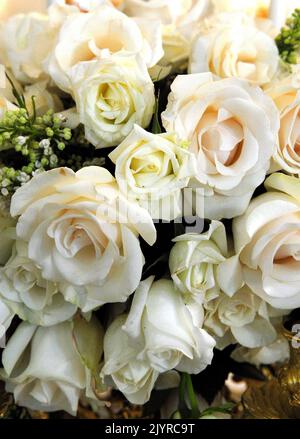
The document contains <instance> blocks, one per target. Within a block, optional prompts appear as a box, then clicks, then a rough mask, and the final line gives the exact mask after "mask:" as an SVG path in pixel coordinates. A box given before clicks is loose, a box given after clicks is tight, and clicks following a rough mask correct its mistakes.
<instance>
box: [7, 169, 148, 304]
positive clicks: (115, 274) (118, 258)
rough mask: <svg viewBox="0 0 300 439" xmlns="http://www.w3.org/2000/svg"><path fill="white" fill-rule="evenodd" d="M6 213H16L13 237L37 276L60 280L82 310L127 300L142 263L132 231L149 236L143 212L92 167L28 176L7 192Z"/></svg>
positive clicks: (106, 175) (109, 178) (107, 176)
mask: <svg viewBox="0 0 300 439" xmlns="http://www.w3.org/2000/svg"><path fill="white" fill-rule="evenodd" d="M11 214H12V215H13V216H20V217H19V219H18V223H17V235H18V238H19V239H22V240H24V241H26V242H27V243H28V256H29V258H30V259H31V260H32V261H33V262H34V263H36V264H37V265H38V266H39V267H40V268H41V270H42V276H43V278H44V279H46V280H49V281H52V282H57V283H61V284H60V291H61V292H62V293H63V294H64V296H65V298H66V300H67V301H69V302H71V303H74V304H76V305H77V306H79V307H80V308H82V309H83V310H84V311H89V310H92V309H94V308H96V307H99V306H101V305H103V304H105V303H113V302H123V301H126V299H127V298H128V296H129V295H130V294H131V293H133V291H134V290H135V289H136V288H137V286H138V284H139V282H140V279H141V274H142V268H143V264H144V257H143V254H142V251H141V248H140V243H139V239H138V236H139V234H140V235H141V236H142V237H143V238H144V239H145V240H146V241H147V242H148V243H149V244H153V243H154V242H155V239H156V232H155V227H154V225H153V222H152V219H151V217H150V215H149V214H148V212H147V211H146V210H144V209H142V208H141V207H139V206H138V205H137V204H135V203H132V202H129V201H128V200H127V199H126V198H125V197H124V196H122V194H121V193H120V192H119V190H118V187H117V184H116V182H115V179H114V178H113V176H112V175H111V174H110V173H109V172H108V171H107V170H106V169H104V168H100V167H96V166H92V167H87V168H82V169H81V170H80V171H78V172H77V173H75V172H73V171H72V170H70V169H68V168H58V169H54V170H52V171H48V172H44V173H42V174H39V175H37V176H35V177H34V178H33V179H32V180H31V181H30V182H29V183H27V184H25V185H24V186H22V187H21V188H20V189H18V190H17V191H16V193H15V194H14V195H13V197H12V202H11Z"/></svg>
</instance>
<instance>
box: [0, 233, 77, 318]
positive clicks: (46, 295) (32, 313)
mask: <svg viewBox="0 0 300 439" xmlns="http://www.w3.org/2000/svg"><path fill="white" fill-rule="evenodd" d="M0 300H3V301H4V302H5V303H6V305H8V306H9V308H10V309H11V310H13V311H14V313H15V314H17V315H18V316H19V317H20V318H21V319H22V320H26V321H29V322H30V323H33V324H36V325H40V326H51V325H54V324H57V323H60V322H63V321H65V320H68V319H70V318H71V317H72V316H73V315H74V314H75V312H76V310H77V307H76V306H75V305H72V304H71V303H68V302H66V301H65V300H64V297H63V296H62V294H61V293H60V292H59V289H58V286H57V285H56V284H55V283H54V282H50V281H47V280H45V279H43V277H42V273H41V270H40V269H39V267H38V266H37V265H36V264H35V263H34V262H32V261H31V260H30V259H29V258H28V249H27V244H26V243H25V242H23V241H17V242H16V244H15V246H14V248H13V252H12V256H11V258H10V259H9V261H8V262H7V263H6V265H5V266H4V267H3V268H0Z"/></svg>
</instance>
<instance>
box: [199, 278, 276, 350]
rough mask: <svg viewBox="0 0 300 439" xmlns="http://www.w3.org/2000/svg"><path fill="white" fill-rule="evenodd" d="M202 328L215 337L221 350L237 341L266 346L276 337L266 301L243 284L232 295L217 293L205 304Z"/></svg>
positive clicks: (254, 345) (247, 345)
mask: <svg viewBox="0 0 300 439" xmlns="http://www.w3.org/2000/svg"><path fill="white" fill-rule="evenodd" d="M205 311H206V312H205V320H204V328H205V329H206V330H207V331H209V332H210V333H211V334H213V335H214V336H215V337H216V338H217V346H218V347H219V348H220V349H223V348H224V347H226V346H227V345H229V344H235V343H236V342H238V343H240V344H241V345H242V346H245V347H247V348H257V347H261V346H267V345H269V344H271V343H273V342H274V341H275V340H276V337H277V332H276V329H275V328H274V326H273V324H272V322H271V320H270V316H269V314H272V313H271V311H269V309H268V307H267V305H266V303H265V302H264V301H262V300H261V299H260V298H259V297H257V296H256V295H255V294H253V293H252V291H251V290H250V289H249V288H248V287H246V286H245V287H243V288H242V289H241V290H239V291H238V292H237V293H236V294H234V295H233V296H232V297H228V296H227V295H225V294H223V293H221V294H220V295H219V297H218V298H217V299H215V300H213V301H212V302H209V303H207V304H206V305H205Z"/></svg>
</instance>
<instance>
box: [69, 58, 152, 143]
mask: <svg viewBox="0 0 300 439" xmlns="http://www.w3.org/2000/svg"><path fill="white" fill-rule="evenodd" d="M72 87H73V92H74V96H75V101H76V105H77V110H78V112H79V116H80V122H81V123H82V124H83V125H84V127H85V136H86V138H87V140H88V141H89V142H91V143H92V144H93V145H94V146H95V147H96V148H106V147H110V146H117V145H118V144H119V143H120V142H122V141H123V140H124V139H125V138H126V137H127V136H128V134H129V133H130V132H131V131H132V129H133V127H134V124H137V125H140V126H141V127H143V128H146V127H147V126H148V125H149V124H150V121H151V118H152V115H153V111H154V106H155V95H154V86H153V83H152V81H151V79H150V76H149V74H148V72H147V69H146V68H145V65H144V64H143V63H141V62H140V60H139V59H138V58H136V57H133V56H126V55H123V56H116V57H113V58H108V59H104V60H100V61H93V62H89V63H81V64H79V65H78V66H77V67H76V68H74V69H73V72H72Z"/></svg>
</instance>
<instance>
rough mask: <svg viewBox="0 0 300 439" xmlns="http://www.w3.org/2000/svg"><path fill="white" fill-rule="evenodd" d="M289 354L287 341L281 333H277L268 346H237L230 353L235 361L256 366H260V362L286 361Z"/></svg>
mask: <svg viewBox="0 0 300 439" xmlns="http://www.w3.org/2000/svg"><path fill="white" fill-rule="evenodd" d="M289 356H290V347H289V343H288V341H287V339H286V338H284V336H282V335H278V337H277V339H276V340H275V341H274V342H273V343H271V344H270V345H268V346H263V347H261V348H255V349H248V348H245V347H244V346H239V347H237V348H236V349H235V350H234V351H233V352H232V354H231V357H232V358H233V359H234V360H235V361H238V362H240V363H245V362H247V363H250V364H254V365H255V366H256V367H261V365H262V364H275V363H286V361H287V360H288V359H289Z"/></svg>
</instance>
